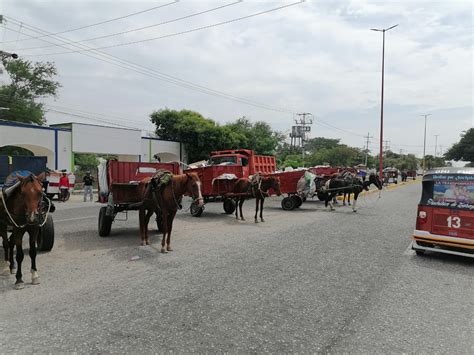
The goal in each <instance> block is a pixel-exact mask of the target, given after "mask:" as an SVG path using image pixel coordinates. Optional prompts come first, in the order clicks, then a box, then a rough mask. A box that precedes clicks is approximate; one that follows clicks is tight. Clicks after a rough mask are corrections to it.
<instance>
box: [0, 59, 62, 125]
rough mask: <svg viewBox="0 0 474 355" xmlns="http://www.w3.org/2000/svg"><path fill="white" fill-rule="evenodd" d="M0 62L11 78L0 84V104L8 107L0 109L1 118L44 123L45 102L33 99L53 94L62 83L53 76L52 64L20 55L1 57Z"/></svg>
mask: <svg viewBox="0 0 474 355" xmlns="http://www.w3.org/2000/svg"><path fill="white" fill-rule="evenodd" d="M2 63H3V66H4V67H5V71H6V72H7V73H8V76H9V77H10V81H11V82H10V84H7V85H3V86H1V87H0V107H4V108H7V110H5V109H2V110H0V119H4V120H8V121H16V122H24V123H34V124H39V125H42V124H44V123H45V122H46V120H45V118H44V113H45V111H44V106H43V104H42V103H39V102H37V101H36V100H38V99H40V98H44V97H48V96H53V97H54V96H56V93H57V90H58V88H59V87H60V86H61V85H60V84H59V82H57V81H55V80H54V77H55V76H56V74H57V71H56V67H55V66H54V64H53V63H50V62H46V63H40V62H37V63H32V62H30V61H27V60H23V59H17V60H10V59H4V60H3V61H2Z"/></svg>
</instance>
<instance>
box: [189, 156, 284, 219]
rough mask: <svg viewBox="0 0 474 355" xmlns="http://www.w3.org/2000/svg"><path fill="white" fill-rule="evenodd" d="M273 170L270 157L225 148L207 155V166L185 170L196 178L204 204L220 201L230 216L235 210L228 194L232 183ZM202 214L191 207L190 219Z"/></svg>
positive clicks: (274, 162) (198, 208) (196, 206)
mask: <svg viewBox="0 0 474 355" xmlns="http://www.w3.org/2000/svg"><path fill="white" fill-rule="evenodd" d="M275 170H276V160H275V157H274V156H264V155H256V154H255V152H254V151H253V150H249V149H229V150H221V151H216V152H211V154H210V158H209V162H208V165H207V166H203V167H200V168H191V169H187V170H186V171H187V172H195V173H197V174H198V175H199V178H200V179H201V183H202V186H201V192H202V195H203V197H204V202H206V203H208V202H218V201H223V205H224V211H225V213H227V214H231V213H233V212H234V211H235V203H234V200H233V199H232V198H231V194H232V190H233V188H234V184H235V182H236V180H237V179H239V178H242V177H249V176H250V175H253V174H256V173H262V174H270V173H273V172H274V171H275ZM232 197H234V196H232ZM203 211H204V206H202V207H199V206H198V205H197V204H192V205H191V214H192V215H193V216H195V217H199V216H201V215H202V213H203Z"/></svg>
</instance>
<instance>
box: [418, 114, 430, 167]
mask: <svg viewBox="0 0 474 355" xmlns="http://www.w3.org/2000/svg"><path fill="white" fill-rule="evenodd" d="M420 116H423V117H425V134H424V138H423V174H424V173H425V172H426V159H425V155H426V119H427V118H428V116H431V113H428V114H426V115H420Z"/></svg>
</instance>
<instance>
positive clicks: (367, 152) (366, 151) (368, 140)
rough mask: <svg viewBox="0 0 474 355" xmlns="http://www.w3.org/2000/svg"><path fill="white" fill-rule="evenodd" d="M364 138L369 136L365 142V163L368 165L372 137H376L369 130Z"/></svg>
mask: <svg viewBox="0 0 474 355" xmlns="http://www.w3.org/2000/svg"><path fill="white" fill-rule="evenodd" d="M364 138H367V141H366V142H365V159H364V165H365V166H367V156H368V155H369V143H370V138H374V137H372V136H371V135H370V134H369V132H367V135H366V136H365V137H364Z"/></svg>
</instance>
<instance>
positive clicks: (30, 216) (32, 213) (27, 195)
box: [17, 175, 44, 224]
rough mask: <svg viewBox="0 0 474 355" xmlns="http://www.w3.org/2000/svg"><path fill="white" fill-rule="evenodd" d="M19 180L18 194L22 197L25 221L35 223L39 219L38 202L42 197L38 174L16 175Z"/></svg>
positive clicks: (40, 179) (40, 177)
mask: <svg viewBox="0 0 474 355" xmlns="http://www.w3.org/2000/svg"><path fill="white" fill-rule="evenodd" d="M17 178H18V180H20V182H21V184H20V196H21V198H22V199H23V203H24V209H25V214H26V221H27V223H28V224H35V223H38V221H39V215H40V203H41V201H42V199H43V186H42V184H41V181H42V180H43V179H44V177H42V176H41V175H40V176H34V175H29V176H26V177H24V176H17Z"/></svg>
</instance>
